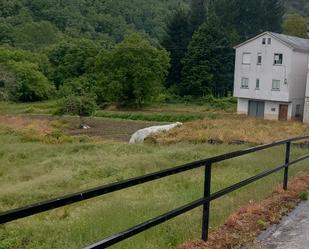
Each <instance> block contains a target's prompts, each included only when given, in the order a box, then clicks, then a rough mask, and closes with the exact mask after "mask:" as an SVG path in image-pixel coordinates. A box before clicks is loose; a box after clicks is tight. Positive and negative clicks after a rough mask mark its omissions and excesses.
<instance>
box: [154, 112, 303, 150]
mask: <svg viewBox="0 0 309 249" xmlns="http://www.w3.org/2000/svg"><path fill="white" fill-rule="evenodd" d="M308 133H309V127H308V125H306V124H303V123H301V122H292V121H291V122H277V121H269V120H257V119H253V118H248V117H244V116H237V115H233V114H225V115H224V114H223V115H216V116H215V118H211V116H210V117H208V118H207V117H206V118H205V119H203V120H198V121H193V122H189V123H186V124H184V125H183V126H182V127H179V128H176V129H174V130H172V131H169V132H167V133H162V134H157V135H154V136H153V138H152V141H156V142H157V143H163V144H164V143H178V142H191V143H205V142H210V143H242V142H247V143H248V142H249V143H256V144H264V143H271V142H272V141H276V140H280V139H284V138H289V137H295V136H300V135H302V134H303V135H305V134H308Z"/></svg>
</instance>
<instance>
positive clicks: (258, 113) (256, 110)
mask: <svg viewBox="0 0 309 249" xmlns="http://www.w3.org/2000/svg"><path fill="white" fill-rule="evenodd" d="M264 110H265V103H264V102H263V101H252V100H250V101H249V110H248V115H249V117H257V118H264Z"/></svg>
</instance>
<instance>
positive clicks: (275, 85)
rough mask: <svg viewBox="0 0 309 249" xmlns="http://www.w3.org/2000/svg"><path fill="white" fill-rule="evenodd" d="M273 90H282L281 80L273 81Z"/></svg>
mask: <svg viewBox="0 0 309 249" xmlns="http://www.w3.org/2000/svg"><path fill="white" fill-rule="evenodd" d="M272 90H274V91H279V90H280V80H273V84H272Z"/></svg>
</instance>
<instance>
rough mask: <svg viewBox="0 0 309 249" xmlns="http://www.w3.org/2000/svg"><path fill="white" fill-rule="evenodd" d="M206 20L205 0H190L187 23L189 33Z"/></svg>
mask: <svg viewBox="0 0 309 249" xmlns="http://www.w3.org/2000/svg"><path fill="white" fill-rule="evenodd" d="M205 21H206V0H191V2H190V15H189V23H190V30H191V35H192V34H193V33H194V31H196V30H197V29H198V28H199V26H200V25H201V24H202V23H204V22H205Z"/></svg>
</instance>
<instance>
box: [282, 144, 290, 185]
mask: <svg viewBox="0 0 309 249" xmlns="http://www.w3.org/2000/svg"><path fill="white" fill-rule="evenodd" d="M290 152H291V142H290V141H289V142H287V143H286V151H285V164H288V163H289V162H290V154H291V153H290ZM288 180H289V165H286V166H285V168H284V179H283V189H284V190H287V189H288Z"/></svg>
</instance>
